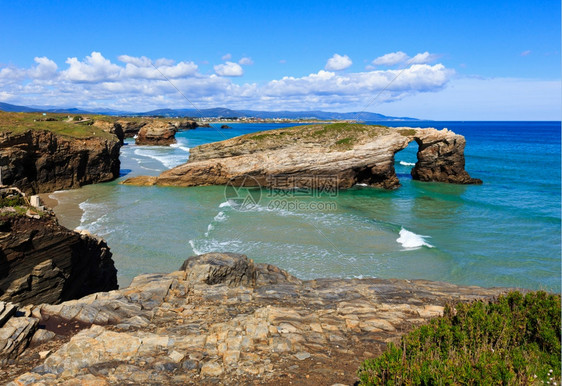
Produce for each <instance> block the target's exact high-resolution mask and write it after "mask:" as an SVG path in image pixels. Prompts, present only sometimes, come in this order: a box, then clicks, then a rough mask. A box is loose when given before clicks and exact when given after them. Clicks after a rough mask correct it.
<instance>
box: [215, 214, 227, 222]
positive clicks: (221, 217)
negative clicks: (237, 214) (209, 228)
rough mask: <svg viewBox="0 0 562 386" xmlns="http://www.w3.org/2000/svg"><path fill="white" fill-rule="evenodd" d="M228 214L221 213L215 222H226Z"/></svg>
mask: <svg viewBox="0 0 562 386" xmlns="http://www.w3.org/2000/svg"><path fill="white" fill-rule="evenodd" d="M226 218H227V217H226V214H224V212H219V213H218V214H217V215H216V216H215V218H214V219H213V221H217V222H223V221H226Z"/></svg>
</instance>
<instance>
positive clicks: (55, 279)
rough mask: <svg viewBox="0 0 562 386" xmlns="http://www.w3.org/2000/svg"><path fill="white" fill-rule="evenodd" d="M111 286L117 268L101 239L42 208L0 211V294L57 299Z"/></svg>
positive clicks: (36, 300) (1, 296)
mask: <svg viewBox="0 0 562 386" xmlns="http://www.w3.org/2000/svg"><path fill="white" fill-rule="evenodd" d="M37 217H39V216H37ZM116 288H118V287H117V271H116V269H115V267H114V265H113V260H112V259H111V252H110V251H109V248H108V247H107V244H106V243H105V242H104V241H103V240H101V239H98V238H96V237H94V236H92V235H90V234H88V233H87V232H83V233H77V232H74V231H70V230H68V229H66V228H64V227H63V226H61V225H59V224H58V223H57V221H56V218H55V217H51V216H49V215H47V214H45V215H43V216H41V217H40V218H39V219H35V218H29V217H27V216H21V215H10V214H8V215H6V214H2V215H0V300H3V301H9V302H13V303H20V304H21V305H25V304H30V303H34V304H40V303H60V302H61V301H65V300H70V299H76V298H79V297H81V296H85V295H88V294H91V293H94V292H98V291H108V290H112V289H116Z"/></svg>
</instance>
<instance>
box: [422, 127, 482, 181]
mask: <svg viewBox="0 0 562 386" xmlns="http://www.w3.org/2000/svg"><path fill="white" fill-rule="evenodd" d="M414 139H415V141H416V142H417V143H418V146H419V147H418V162H417V163H416V165H415V166H414V168H413V169H412V177H413V178H414V179H415V180H419V181H437V182H449V183H455V184H481V183H482V181H481V180H479V179H476V178H471V177H470V175H469V174H468V173H467V172H466V170H465V169H464V164H465V159H464V147H465V145H466V140H465V138H464V137H463V136H462V135H457V134H455V133H453V132H452V131H444V130H442V131H440V132H433V131H428V132H426V134H425V135H423V136H421V135H420V136H416V137H414Z"/></svg>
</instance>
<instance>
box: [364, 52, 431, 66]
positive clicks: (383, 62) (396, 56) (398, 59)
mask: <svg viewBox="0 0 562 386" xmlns="http://www.w3.org/2000/svg"><path fill="white" fill-rule="evenodd" d="M437 59H438V56H437V55H435V54H430V53H429V52H427V51H426V52H423V53H419V54H416V55H415V56H414V57H412V58H410V57H409V56H408V55H407V54H406V53H404V52H402V51H396V52H390V53H388V54H385V55H383V56H379V57H378V58H376V59H375V60H373V61H372V62H371V63H372V64H374V65H375V66H389V67H391V66H395V65H397V64H400V63H408V64H428V63H432V62H434V61H435V60H437Z"/></svg>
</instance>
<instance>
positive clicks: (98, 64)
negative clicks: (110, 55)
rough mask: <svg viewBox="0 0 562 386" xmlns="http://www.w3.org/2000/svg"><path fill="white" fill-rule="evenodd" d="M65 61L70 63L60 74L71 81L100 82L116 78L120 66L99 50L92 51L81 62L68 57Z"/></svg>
mask: <svg viewBox="0 0 562 386" xmlns="http://www.w3.org/2000/svg"><path fill="white" fill-rule="evenodd" d="M66 63H67V64H69V65H70V67H69V68H68V70H65V71H63V72H62V76H63V77H64V78H66V79H68V80H70V81H73V82H100V81H108V80H113V79H116V78H117V77H118V76H119V72H120V71H121V67H119V66H118V65H116V64H113V63H111V62H110V61H109V60H108V59H106V58H104V57H103V56H102V54H101V53H99V52H95V51H94V52H92V54H91V55H90V56H86V59H85V60H84V61H83V62H81V61H79V60H78V59H77V58H68V59H67V60H66Z"/></svg>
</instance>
